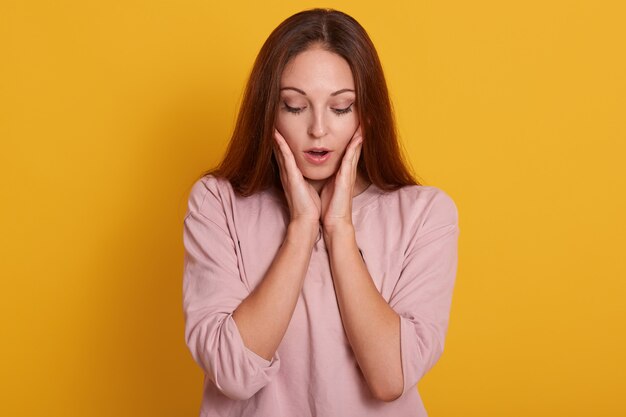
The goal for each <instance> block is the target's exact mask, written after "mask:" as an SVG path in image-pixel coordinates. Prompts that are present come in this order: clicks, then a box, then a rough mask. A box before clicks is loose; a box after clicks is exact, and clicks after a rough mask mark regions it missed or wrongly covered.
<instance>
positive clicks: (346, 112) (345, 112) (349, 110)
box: [332, 103, 354, 116]
mask: <svg viewBox="0 0 626 417" xmlns="http://www.w3.org/2000/svg"><path fill="white" fill-rule="evenodd" d="M353 104H354V103H352V104H350V105H349V106H348V107H345V108H343V109H332V110H333V111H334V112H335V113H336V114H337V115H339V116H341V115H342V114H348V113H350V112H351V111H352V105H353Z"/></svg>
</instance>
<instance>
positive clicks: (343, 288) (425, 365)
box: [325, 192, 459, 401]
mask: <svg viewBox="0 0 626 417" xmlns="http://www.w3.org/2000/svg"><path fill="white" fill-rule="evenodd" d="M458 233H459V229H458V216H457V210H456V206H455V205H454V202H453V201H452V199H450V197H448V196H447V195H446V194H444V193H442V192H439V193H437V194H436V195H435V196H434V197H433V198H432V200H431V201H430V203H429V206H428V207H427V208H426V211H425V214H424V221H423V224H422V225H421V227H420V228H419V229H418V230H416V231H415V233H414V235H413V237H412V239H411V241H410V242H409V246H408V248H407V250H406V252H405V254H404V255H405V256H404V260H403V265H402V272H401V274H400V277H399V279H398V282H397V284H396V286H395V289H394V291H393V293H392V294H391V297H390V299H389V303H388V304H387V302H386V301H385V300H384V299H383V298H382V296H381V295H380V293H379V292H378V290H377V289H376V287H375V285H374V283H373V282H372V279H371V276H370V275H369V273H368V271H367V268H366V266H365V265H364V263H363V259H362V258H361V256H360V254H359V252H358V248H357V246H356V240H355V238H354V231H353V230H351V229H350V228H349V227H347V228H344V229H343V232H342V233H339V232H338V231H335V232H334V234H331V233H328V234H327V235H325V239H326V242H327V246H328V248H329V253H330V259H331V267H332V271H333V280H334V282H335V288H336V293H337V299H338V301H339V305H340V311H341V315H342V321H343V323H344V327H345V329H346V334H347V335H348V339H349V341H350V344H351V346H352V348H353V351H354V353H355V356H356V358H357V361H358V363H359V367H360V368H361V370H362V371H363V375H364V377H365V379H366V380H367V382H368V385H369V387H370V390H371V391H372V393H373V394H374V395H375V396H376V397H377V398H379V399H381V400H384V401H392V400H394V399H396V398H398V397H400V396H401V395H404V394H405V393H406V392H407V391H408V390H410V389H412V388H414V387H415V385H416V384H417V383H418V382H419V380H420V379H421V378H422V377H423V376H424V374H425V373H426V372H427V371H428V370H429V369H431V368H432V367H433V366H434V364H435V363H436V362H437V361H438V359H439V358H440V356H441V354H442V352H443V346H444V340H445V335H446V332H447V327H448V320H449V314H450V306H451V299H452V292H453V287H454V281H455V277H456V267H457V240H458Z"/></svg>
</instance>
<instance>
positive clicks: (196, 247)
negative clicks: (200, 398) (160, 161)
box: [183, 177, 280, 400]
mask: <svg viewBox="0 0 626 417" xmlns="http://www.w3.org/2000/svg"><path fill="white" fill-rule="evenodd" d="M224 200H227V201H230V198H228V199H225V198H223V195H222V192H221V190H220V189H219V187H218V180H216V179H215V178H212V177H208V178H206V177H205V178H203V179H201V180H198V181H197V182H196V183H195V184H194V186H193V188H192V190H191V193H190V196H189V204H188V210H187V214H186V216H185V219H184V228H183V243H184V247H185V258H184V273H183V312H184V316H185V340H186V343H187V346H188V348H189V350H190V352H191V355H192V356H193V358H194V360H195V361H196V362H197V363H198V364H199V365H200V367H201V368H202V370H203V371H204V372H205V374H206V376H207V377H208V378H210V379H211V381H212V382H213V383H214V384H215V385H216V387H217V388H218V389H219V390H220V391H221V392H222V393H223V394H224V395H226V396H228V397H229V398H232V399H236V400H245V399H248V398H250V397H252V396H253V395H254V394H255V393H257V392H258V391H259V390H260V389H261V388H263V387H264V386H266V385H267V383H268V382H269V381H270V380H271V378H272V377H273V376H274V375H275V374H276V373H277V372H278V370H279V368H280V358H279V357H278V355H277V354H276V355H275V357H274V358H272V360H271V361H267V360H266V359H264V358H262V357H261V356H259V355H257V354H256V353H254V352H252V351H251V350H249V349H248V348H247V347H246V346H245V345H244V343H243V339H242V338H241V334H240V333H239V330H238V329H237V326H236V323H235V321H234V320H233V317H232V314H233V312H234V310H235V309H236V308H237V307H238V306H239V304H240V303H241V302H242V301H243V300H244V299H245V298H246V297H247V296H248V294H249V292H250V291H249V289H248V288H247V287H246V285H245V284H244V282H243V281H242V279H241V274H240V271H239V265H240V263H239V262H238V255H237V243H238V242H237V238H236V237H233V235H232V233H233V231H232V230H233V227H232V225H229V224H228V221H227V217H226V215H225V213H226V211H227V210H228V208H226V207H225V204H228V203H226V202H225V201H224ZM229 226H230V227H229Z"/></svg>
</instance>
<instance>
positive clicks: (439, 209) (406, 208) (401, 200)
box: [381, 185, 458, 225]
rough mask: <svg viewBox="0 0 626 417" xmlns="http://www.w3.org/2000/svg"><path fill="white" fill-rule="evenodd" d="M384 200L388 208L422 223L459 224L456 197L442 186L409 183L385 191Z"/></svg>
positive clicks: (382, 198)
mask: <svg viewBox="0 0 626 417" xmlns="http://www.w3.org/2000/svg"><path fill="white" fill-rule="evenodd" d="M381 200H382V202H383V203H384V204H385V205H386V206H387V208H390V207H393V208H394V209H395V210H397V212H398V213H399V214H400V215H401V216H403V217H405V218H407V220H409V219H412V220H413V221H417V222H418V223H421V224H422V225H423V224H424V223H425V222H426V221H428V222H436V223H439V224H441V223H445V224H457V223H458V209H457V205H456V203H455V201H454V199H453V198H452V197H451V196H450V195H449V194H448V193H447V192H445V191H444V190H442V189H441V188H438V187H435V186H431V185H407V186H404V187H402V188H399V189H397V190H395V191H391V192H387V193H384V194H383V195H382V196H381Z"/></svg>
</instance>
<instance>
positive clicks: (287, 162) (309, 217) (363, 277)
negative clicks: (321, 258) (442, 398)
mask: <svg viewBox="0 0 626 417" xmlns="http://www.w3.org/2000/svg"><path fill="white" fill-rule="evenodd" d="M350 90H351V91H350ZM281 101H282V104H281V109H280V111H279V114H278V116H277V119H276V126H275V127H276V131H275V139H276V143H275V149H274V153H275V156H276V159H277V161H278V164H279V167H280V176H281V181H282V184H283V189H284V191H285V197H286V199H287V202H288V205H289V210H290V215H291V220H290V223H289V225H288V227H287V234H286V237H285V241H284V243H283V245H282V246H281V248H280V249H279V251H278V253H277V255H276V257H275V258H274V261H273V263H272V265H271V266H270V268H269V270H268V272H267V274H266V275H265V277H264V279H263V280H262V281H261V283H260V284H259V285H258V286H257V288H255V290H254V291H253V292H252V293H251V294H250V295H249V296H248V297H247V298H246V299H245V300H244V301H243V302H242V303H241V304H240V306H239V307H238V308H237V309H236V310H235V312H234V313H233V318H234V320H235V322H236V323H237V327H238V329H239V331H240V333H241V335H242V339H243V341H244V344H245V345H246V346H247V347H248V348H249V349H250V350H252V351H253V352H256V353H257V354H258V355H259V356H262V357H263V358H266V359H267V360H270V359H271V358H272V357H273V356H274V354H275V352H276V349H277V348H278V346H279V344H280V341H281V340H282V337H283V336H284V333H285V331H286V329H287V326H288V325H289V321H290V319H291V316H292V314H293V311H294V309H295V305H296V303H297V299H298V296H299V293H300V291H301V290H302V282H303V280H304V277H305V276H306V271H307V269H308V265H309V262H310V259H311V253H312V250H313V246H314V244H315V240H316V237H317V235H318V233H319V228H320V226H321V227H322V231H323V236H324V243H325V245H326V248H327V251H328V254H329V260H330V267H331V273H332V278H333V282H334V288H335V293H336V296H337V301H338V305H339V310H340V313H341V318H342V322H343V324H344V329H345V331H346V336H347V338H348V341H349V342H350V345H351V347H352V350H353V352H354V354H355V357H356V360H357V362H358V364H359V367H360V369H361V371H362V373H363V376H364V378H365V380H366V382H367V384H368V387H369V388H370V391H371V393H372V395H373V396H374V398H377V399H379V400H381V401H393V400H394V399H396V398H398V397H399V396H400V395H401V393H402V392H403V388H404V382H403V374H402V362H401V355H400V318H399V316H398V315H397V313H396V312H395V311H394V310H393V309H392V308H391V307H389V305H388V304H387V302H386V301H385V300H384V298H383V297H382V296H381V294H380V293H379V292H378V290H377V288H376V286H375V285H374V282H373V280H372V278H371V276H370V274H369V272H368V270H367V267H366V266H365V264H364V262H363V259H362V257H361V255H360V253H359V250H358V246H357V242H356V235H355V230H354V225H353V223H352V198H353V197H354V196H355V195H357V194H359V193H361V192H362V191H363V190H364V189H365V188H367V186H368V185H369V184H368V183H367V182H366V181H365V180H364V179H363V178H361V176H360V175H359V174H358V171H357V163H358V160H359V157H360V152H361V148H362V143H363V137H362V134H361V129H360V127H359V117H358V113H357V111H356V108H354V104H353V103H354V101H355V94H354V79H353V75H352V72H351V70H350V67H349V65H348V63H347V62H346V61H345V60H344V59H343V58H342V57H340V56H339V55H336V54H334V53H331V52H328V51H326V50H324V49H323V48H321V47H319V46H314V47H311V48H309V49H307V50H306V51H304V52H302V53H300V54H299V55H297V56H296V57H295V58H294V59H293V60H292V61H291V62H290V63H289V64H288V65H287V67H286V68H285V70H284V71H283V74H282V75H281ZM351 105H352V111H351V112H348V111H346V110H345V109H346V108H348V107H349V106H351ZM293 109H299V110H297V111H296V112H294V111H293ZM338 109H339V110H341V111H340V112H338ZM311 147H325V148H328V149H330V150H331V157H330V159H329V160H328V161H326V162H325V163H324V164H321V165H318V164H312V163H310V162H309V161H307V160H306V158H305V157H304V151H305V150H306V149H310V148H311Z"/></svg>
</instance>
